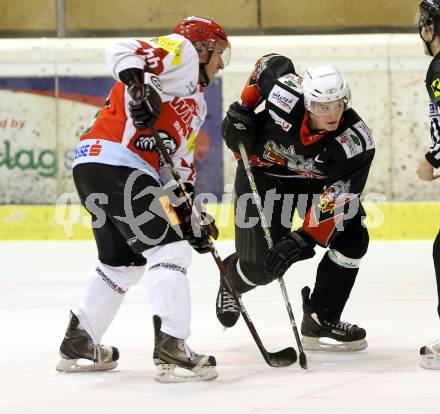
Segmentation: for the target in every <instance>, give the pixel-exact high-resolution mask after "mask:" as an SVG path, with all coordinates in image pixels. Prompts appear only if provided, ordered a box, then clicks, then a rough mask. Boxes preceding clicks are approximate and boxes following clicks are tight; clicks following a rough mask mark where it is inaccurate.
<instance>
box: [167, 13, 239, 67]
mask: <svg viewBox="0 0 440 414" xmlns="http://www.w3.org/2000/svg"><path fill="white" fill-rule="evenodd" d="M174 33H177V34H180V35H181V36H183V37H185V38H186V39H188V40H189V41H190V42H191V43H192V44H193V45H194V47H195V48H196V50H197V52H198V53H199V56H202V55H203V54H206V57H207V60H206V62H203V64H207V63H209V60H210V59H211V55H212V52H213V51H214V49H215V47H216V45H218V46H219V47H220V48H221V51H222V60H223V64H224V66H227V65H228V63H229V60H230V59H231V45H230V43H229V41H228V36H227V34H226V32H225V30H224V29H223V27H221V26H220V25H219V24H218V23H216V22H214V21H213V20H210V19H205V18H204V17H197V16H191V17H186V18H185V19H183V20H182V21H181V22H180V23H179V24H178V25H177V26H176V27H175V29H174Z"/></svg>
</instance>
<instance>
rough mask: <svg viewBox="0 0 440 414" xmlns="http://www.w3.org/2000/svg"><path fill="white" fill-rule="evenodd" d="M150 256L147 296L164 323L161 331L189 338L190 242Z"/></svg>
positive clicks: (177, 243)
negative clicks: (187, 270)
mask: <svg viewBox="0 0 440 414" xmlns="http://www.w3.org/2000/svg"><path fill="white" fill-rule="evenodd" d="M146 253H147V252H144V255H145V256H147V261H148V263H147V266H148V276H147V283H148V292H149V299H150V304H151V307H152V312H153V315H158V316H160V318H161V319H162V327H161V331H162V332H165V333H167V334H168V335H171V336H174V337H176V338H180V339H186V338H188V337H189V335H190V323H191V297H190V289H189V283H188V278H187V276H186V268H187V267H188V266H189V264H190V262H191V248H190V247H189V245H188V243H187V242H184V241H181V242H175V243H170V244H167V245H165V246H160V247H157V248H155V249H152V251H150V252H149V253H150V254H148V253H147V254H146Z"/></svg>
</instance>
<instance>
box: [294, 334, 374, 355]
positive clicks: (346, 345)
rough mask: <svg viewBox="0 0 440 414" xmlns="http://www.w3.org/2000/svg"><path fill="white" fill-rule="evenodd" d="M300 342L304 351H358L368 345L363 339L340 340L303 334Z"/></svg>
mask: <svg viewBox="0 0 440 414" xmlns="http://www.w3.org/2000/svg"><path fill="white" fill-rule="evenodd" d="M301 342H302V345H303V348H304V349H305V350H306V351H324V352H358V351H362V350H363V349H365V348H367V346H368V343H367V341H366V340H365V339H360V340H359V341H352V342H341V341H336V340H333V339H331V338H324V337H322V338H316V337H311V336H303V337H302V339H301Z"/></svg>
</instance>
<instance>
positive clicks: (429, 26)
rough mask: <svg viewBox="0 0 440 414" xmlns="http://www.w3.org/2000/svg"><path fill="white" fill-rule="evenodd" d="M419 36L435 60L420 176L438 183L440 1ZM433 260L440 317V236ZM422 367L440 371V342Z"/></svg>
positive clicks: (425, 12) (429, 8)
mask: <svg viewBox="0 0 440 414" xmlns="http://www.w3.org/2000/svg"><path fill="white" fill-rule="evenodd" d="M418 26H419V34H420V37H421V38H422V40H423V43H424V46H425V53H426V54H427V55H429V56H433V59H432V61H431V64H430V65H429V68H428V72H427V74H426V81H425V83H426V89H427V91H428V95H429V99H430V104H429V116H430V119H431V138H432V145H431V147H430V148H429V150H428V152H427V153H426V154H425V155H424V156H423V157H422V158H421V159H420V162H419V165H418V168H417V175H418V176H419V178H420V179H422V180H423V181H434V180H436V179H437V178H439V175H438V174H435V173H434V168H440V114H439V108H440V0H423V1H422V2H421V3H420V8H419V18H418ZM432 256H433V259H434V268H435V274H436V280H437V294H438V300H439V305H438V307H437V312H438V314H439V317H440V232H439V233H438V234H437V237H436V239H435V241H434V246H433V252H432ZM420 358H421V360H420V364H421V366H422V367H423V368H428V369H440V339H438V340H435V341H433V342H432V343H430V344H428V345H425V346H422V348H421V349H420Z"/></svg>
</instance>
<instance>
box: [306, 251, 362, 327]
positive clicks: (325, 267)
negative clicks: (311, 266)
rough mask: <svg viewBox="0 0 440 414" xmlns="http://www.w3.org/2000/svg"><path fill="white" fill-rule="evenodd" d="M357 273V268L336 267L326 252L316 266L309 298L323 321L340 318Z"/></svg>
mask: <svg viewBox="0 0 440 414" xmlns="http://www.w3.org/2000/svg"><path fill="white" fill-rule="evenodd" d="M358 271H359V269H358V268H346V267H342V266H339V265H337V264H336V263H335V262H333V260H331V259H330V258H329V254H328V252H327V253H326V254H325V255H324V257H323V259H322V260H321V262H320V263H319V266H318V271H317V274H316V282H315V288H314V290H313V293H312V295H311V298H310V299H311V303H312V307H313V308H314V309H315V310H316V311H317V312H318V313H320V316H322V317H324V318H325V319H337V320H339V319H340V318H341V314H342V311H343V310H344V307H345V304H346V303H347V300H348V297H349V296H350V292H351V289H352V288H353V285H354V282H355V280H356V275H357V273H358Z"/></svg>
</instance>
